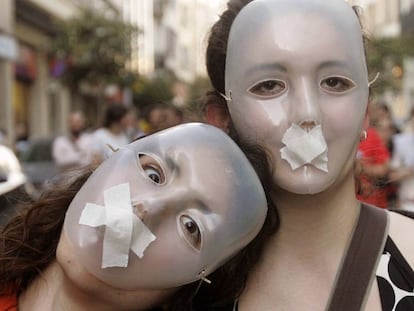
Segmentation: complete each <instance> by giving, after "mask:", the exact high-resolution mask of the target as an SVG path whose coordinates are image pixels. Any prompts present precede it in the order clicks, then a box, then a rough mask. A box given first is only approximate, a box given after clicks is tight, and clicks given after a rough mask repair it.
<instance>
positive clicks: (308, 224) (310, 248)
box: [272, 169, 360, 258]
mask: <svg viewBox="0 0 414 311" xmlns="http://www.w3.org/2000/svg"><path fill="white" fill-rule="evenodd" d="M272 197H273V200H274V202H275V204H276V208H277V210H278V213H279V216H280V229H279V231H278V233H277V234H276V235H275V236H274V243H273V246H275V247H277V248H280V249H282V250H284V251H288V252H292V251H298V252H302V253H306V255H307V256H312V255H315V257H316V258H318V257H319V256H320V254H321V253H320V251H321V250H324V252H326V251H327V250H328V249H337V250H338V253H341V252H342V251H343V249H344V247H345V246H346V244H347V243H348V240H349V238H350V236H351V234H352V232H353V229H354V226H355V223H356V221H357V218H358V216H359V211H360V203H359V202H358V201H357V199H356V196H355V181H354V173H353V170H352V169H348V170H347V173H346V174H345V176H343V178H342V179H341V180H339V181H337V182H335V183H334V184H333V185H331V186H330V187H329V188H328V189H326V190H325V191H323V192H321V193H318V194H312V195H299V194H295V193H291V192H287V191H285V190H283V189H281V188H274V190H273V193H272ZM292 245H296V246H298V247H292Z"/></svg>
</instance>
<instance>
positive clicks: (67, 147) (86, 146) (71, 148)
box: [52, 111, 92, 171]
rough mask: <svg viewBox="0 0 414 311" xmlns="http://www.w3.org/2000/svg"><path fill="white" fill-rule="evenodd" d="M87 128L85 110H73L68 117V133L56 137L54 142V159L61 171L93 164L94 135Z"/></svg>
mask: <svg viewBox="0 0 414 311" xmlns="http://www.w3.org/2000/svg"><path fill="white" fill-rule="evenodd" d="M85 129H86V120H85V116H84V114H83V112H81V111H73V112H71V113H70V115H69V118H68V134H67V135H62V136H58V137H56V138H55V140H54V141H53V144H52V156H53V160H54V162H55V164H56V166H57V167H58V169H59V170H60V171H65V170H68V169H73V168H79V167H83V166H86V165H89V164H91V162H92V152H91V144H92V136H91V134H90V133H87V132H86V131H85Z"/></svg>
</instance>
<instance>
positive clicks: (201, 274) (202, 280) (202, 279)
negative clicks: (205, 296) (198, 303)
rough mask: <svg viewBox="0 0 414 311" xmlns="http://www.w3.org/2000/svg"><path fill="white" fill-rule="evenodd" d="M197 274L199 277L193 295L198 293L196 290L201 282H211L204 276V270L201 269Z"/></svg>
mask: <svg viewBox="0 0 414 311" xmlns="http://www.w3.org/2000/svg"><path fill="white" fill-rule="evenodd" d="M198 276H199V277H200V281H199V282H198V285H197V288H196V290H195V293H194V296H195V295H196V294H197V293H198V290H199V289H200V287H201V284H203V282H206V283H207V284H211V281H210V280H209V279H207V278H206V270H204V269H203V270H201V271H200V273H199V274H198Z"/></svg>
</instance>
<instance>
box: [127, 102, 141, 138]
mask: <svg viewBox="0 0 414 311" xmlns="http://www.w3.org/2000/svg"><path fill="white" fill-rule="evenodd" d="M126 123H127V125H126V130H125V133H126V135H127V137H128V140H129V141H133V140H135V139H137V138H139V137H142V136H143V135H144V132H143V131H142V130H141V129H140V127H139V121H138V116H137V111H136V110H135V109H133V108H131V109H128V113H127V118H126Z"/></svg>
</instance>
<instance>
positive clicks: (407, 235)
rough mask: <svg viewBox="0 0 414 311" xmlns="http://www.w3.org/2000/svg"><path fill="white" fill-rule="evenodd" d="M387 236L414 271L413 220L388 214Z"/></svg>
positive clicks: (391, 213)
mask: <svg viewBox="0 0 414 311" xmlns="http://www.w3.org/2000/svg"><path fill="white" fill-rule="evenodd" d="M389 220H390V223H389V235H390V237H391V238H392V240H393V241H394V243H395V244H396V245H397V247H398V249H399V250H400V252H401V254H402V255H403V256H404V258H405V259H406V260H407V262H408V263H409V264H410V266H411V268H413V269H414V243H413V240H412V237H413V235H414V219H412V218H409V217H407V216H403V215H400V214H398V213H394V212H390V213H389Z"/></svg>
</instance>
